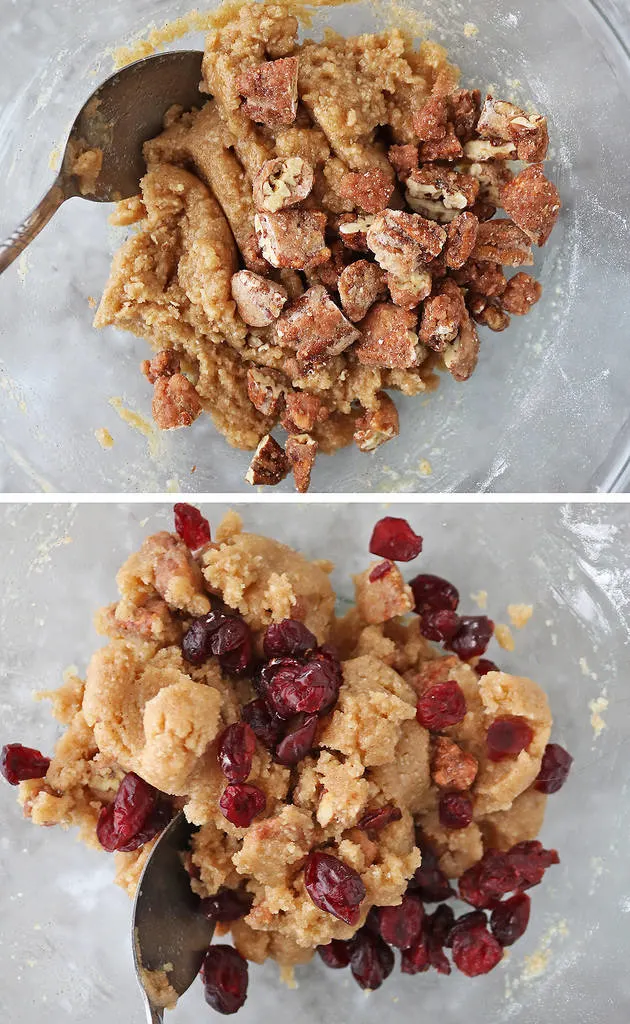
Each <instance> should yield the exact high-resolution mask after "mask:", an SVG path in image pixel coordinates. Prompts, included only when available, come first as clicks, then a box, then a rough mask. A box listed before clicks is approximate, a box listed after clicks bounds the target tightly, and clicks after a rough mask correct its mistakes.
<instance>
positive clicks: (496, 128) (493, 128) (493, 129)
mask: <svg viewBox="0 0 630 1024" xmlns="http://www.w3.org/2000/svg"><path fill="white" fill-rule="evenodd" d="M522 113H523V111H522V110H521V108H520V107H515V106H514V104H513V103H509V102H508V101H507V100H495V99H494V98H493V97H492V96H490V94H488V95H487V96H486V99H485V101H484V104H483V107H482V108H481V113H480V115H479V120H478V121H477V134H478V135H479V136H480V137H481V138H482V139H498V140H499V141H500V142H510V141H511V135H510V121H512V120H513V119H514V118H515V117H518V116H519V115H520V114H522Z"/></svg>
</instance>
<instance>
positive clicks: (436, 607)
mask: <svg viewBox="0 0 630 1024" xmlns="http://www.w3.org/2000/svg"><path fill="white" fill-rule="evenodd" d="M409 586H410V587H411V589H412V591H413V596H414V600H415V602H416V606H415V609H414V611H416V612H417V613H418V615H426V614H428V613H429V612H441V611H449V612H454V611H455V610H456V609H457V605H458V604H459V592H458V590H457V588H456V587H454V586H453V584H452V583H449V582H448V580H443V579H442V577H441V576H432V575H431V574H430V573H423V574H421V575H420V576H416V577H415V579H413V580H411V582H410V584H409Z"/></svg>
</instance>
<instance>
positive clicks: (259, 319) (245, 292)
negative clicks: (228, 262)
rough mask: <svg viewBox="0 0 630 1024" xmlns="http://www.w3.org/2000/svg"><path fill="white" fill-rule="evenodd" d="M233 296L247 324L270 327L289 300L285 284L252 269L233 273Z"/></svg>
mask: <svg viewBox="0 0 630 1024" xmlns="http://www.w3.org/2000/svg"><path fill="white" fill-rule="evenodd" d="M232 298H233V299H234V301H235V303H236V308H237V309H238V311H239V314H240V316H241V319H243V320H244V321H245V323H246V324H249V326H250V327H268V326H269V324H272V323H273V322H274V320H277V319H278V317H279V316H280V313H281V312H282V307H283V306H284V304H285V302H286V301H287V290H286V288H285V287H284V285H281V284H276V282H275V281H269V280H268V279H267V278H266V277H260V275H259V274H254V273H252V271H251V270H239V271H238V272H237V273H236V274H233V275H232Z"/></svg>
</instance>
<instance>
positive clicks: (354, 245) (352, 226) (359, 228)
mask: <svg viewBox="0 0 630 1024" xmlns="http://www.w3.org/2000/svg"><path fill="white" fill-rule="evenodd" d="M338 223H339V237H340V239H341V241H342V242H343V244H344V245H345V247H346V249H351V250H352V251H353V252H369V251H370V247H369V246H368V244H367V233H368V230H369V229H370V227H371V225H372V224H373V223H374V216H373V215H372V214H367V215H366V216H365V217H356V216H355V215H354V214H353V213H342V215H341V217H340V218H339V222H338Z"/></svg>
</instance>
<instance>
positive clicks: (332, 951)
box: [317, 939, 352, 970]
mask: <svg viewBox="0 0 630 1024" xmlns="http://www.w3.org/2000/svg"><path fill="white" fill-rule="evenodd" d="M351 949H352V942H345V941H344V940H343V939H331V940H330V942H329V943H328V944H327V945H326V946H318V947H317V952H318V953H319V955H320V956H321V958H322V960H323V961H324V963H325V964H326V967H332V968H333V970H339V968H340V967H347V966H348V964H349V963H350V951H351Z"/></svg>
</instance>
